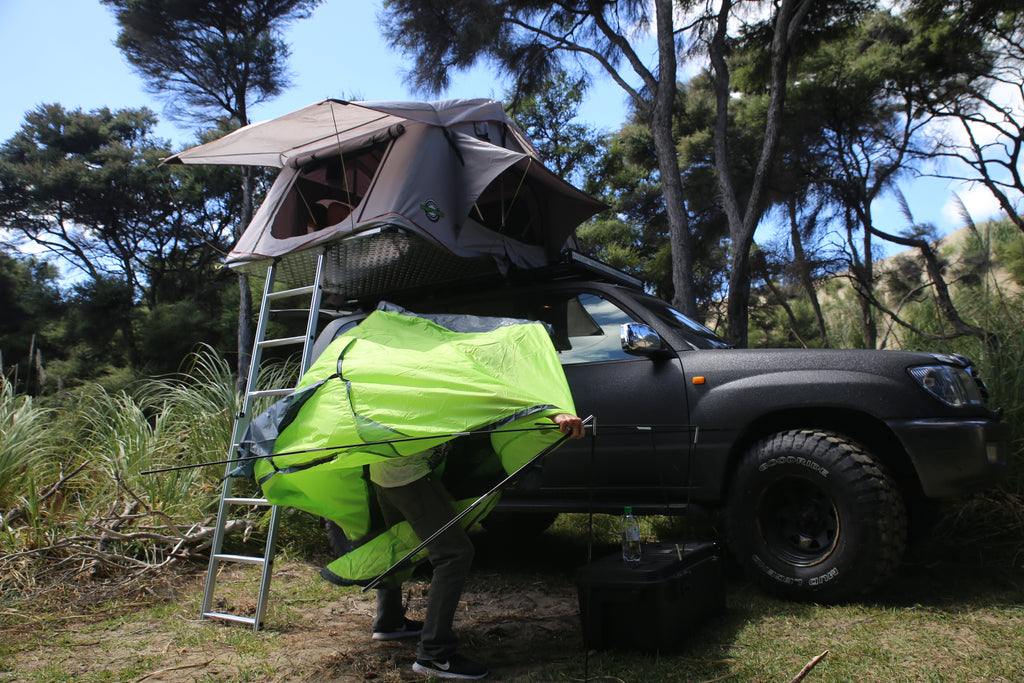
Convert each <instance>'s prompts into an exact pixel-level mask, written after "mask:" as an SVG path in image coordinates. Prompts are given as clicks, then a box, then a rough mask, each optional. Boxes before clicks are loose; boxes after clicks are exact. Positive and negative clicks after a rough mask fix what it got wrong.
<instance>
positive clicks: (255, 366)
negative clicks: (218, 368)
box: [200, 252, 325, 631]
mask: <svg viewBox="0 0 1024 683" xmlns="http://www.w3.org/2000/svg"><path fill="white" fill-rule="evenodd" d="M324 261H325V254H324V253H323V252H321V253H320V254H319V255H318V257H317V264H316V274H315V276H314V282H313V284H311V285H308V286H305V287H298V288H294V289H287V290H280V291H274V279H275V275H276V274H277V264H276V263H274V264H271V265H270V266H269V267H268V268H267V278H266V282H265V284H264V288H263V298H262V300H261V304H260V314H259V322H258V324H257V326H256V340H255V343H254V344H253V352H252V361H251V365H250V367H249V377H248V381H247V382H246V385H245V397H244V399H243V401H242V410H241V412H240V413H239V414H238V416H237V417H236V419H235V425H234V429H233V430H232V435H231V449H230V454H229V455H228V458H229V459H234V458H236V457H238V452H237V449H236V444H238V443H239V442H240V441H241V440H242V437H243V436H244V434H245V430H246V429H247V428H248V426H249V421H250V420H251V419H252V410H253V408H254V405H255V402H256V400H258V399H260V398H263V397H266V396H287V395H288V394H290V393H291V392H292V390H293V387H287V388H280V389H262V390H261V389H257V388H256V386H257V381H258V379H259V371H260V365H261V364H262V361H263V349H266V348H270V347H274V346H285V345H298V344H301V345H302V358H301V361H300V367H299V376H300V377H301V376H302V375H303V374H305V372H306V370H308V369H309V366H310V365H311V364H312V362H313V358H312V354H313V342H314V341H315V339H316V332H317V320H318V318H319V314H320V302H321V298H322V296H323V275H324ZM306 295H308V296H309V298H310V305H309V315H308V318H307V322H306V334H305V335H304V336H301V337H284V338H281V339H267V338H266V335H267V325H268V323H269V320H270V316H271V313H272V312H273V304H274V302H275V301H280V300H281V299H286V298H292V297H298V296H306ZM234 467H235V465H234V464H233V463H229V464H228V465H227V467H226V469H225V477H224V483H223V485H222V486H221V495H220V504H219V506H218V508H217V523H216V527H215V528H214V533H213V543H212V546H211V548H210V563H209V566H208V567H207V570H206V586H205V588H204V589H203V606H202V610H201V612H200V618H201V619H219V620H223V621H229V622H235V623H241V624H247V625H249V626H252V629H253V631H258V630H259V629H260V626H261V625H262V623H263V616H264V614H265V613H266V607H267V599H268V597H269V595H270V579H271V576H272V575H273V571H274V553H275V549H276V546H277V525H278V521H279V517H278V506H276V505H271V504H270V502H269V501H267V500H266V499H265V498H248V497H235V496H234V495H233V480H232V478H231V477H228V476H226V475H227V473H228V472H231V470H233V469H234ZM234 505H247V506H253V505H255V506H265V507H269V508H270V524H269V527H268V529H267V540H266V545H265V546H264V549H263V555H262V556H260V555H231V554H225V553H224V552H223V548H224V536H225V530H226V525H227V522H228V518H229V514H228V511H229V510H230V508H231V506H234ZM225 562H230V563H238V564H250V565H256V566H259V567H260V568H261V571H260V586H259V595H258V597H257V600H256V614H255V615H254V616H252V617H247V616H242V615H239V614H230V613H225V612H217V611H214V610H213V602H214V592H215V590H216V586H217V573H218V571H219V569H220V566H221V563H225Z"/></svg>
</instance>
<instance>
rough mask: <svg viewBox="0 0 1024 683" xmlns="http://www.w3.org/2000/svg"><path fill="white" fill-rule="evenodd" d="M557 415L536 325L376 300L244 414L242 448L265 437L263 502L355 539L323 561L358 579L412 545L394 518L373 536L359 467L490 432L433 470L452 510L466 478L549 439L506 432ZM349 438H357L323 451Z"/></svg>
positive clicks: (560, 402)
mask: <svg viewBox="0 0 1024 683" xmlns="http://www.w3.org/2000/svg"><path fill="white" fill-rule="evenodd" d="M562 412H567V413H574V412H575V408H574V406H573V402H572V395H571V394H570V392H569V388H568V385H567V384H566V381H565V376H564V374H563V372H562V368H561V365H560V364H559V362H558V357H557V354H556V352H555V349H554V347H553V345H552V343H551V339H550V336H549V334H548V331H547V329H546V328H545V327H544V326H543V325H542V324H540V323H536V322H530V321H523V320H511V319H505V318H480V317H473V316H420V315H415V314H411V313H408V312H407V311H403V310H402V309H399V308H397V307H394V306H390V305H387V304H382V307H381V308H380V309H378V310H377V311H374V312H373V313H371V314H370V315H369V316H368V317H367V318H366V319H365V320H364V321H363V322H362V323H361V324H359V325H358V326H357V327H355V328H353V329H351V330H350V331H348V332H346V333H345V334H343V335H341V336H340V337H338V338H337V339H335V340H334V341H333V342H332V343H331V345H330V346H328V347H327V349H326V351H324V353H323V354H321V356H320V358H319V359H317V360H316V361H315V362H314V364H313V365H312V367H310V369H309V371H308V372H307V373H306V374H305V375H304V376H303V377H302V379H301V381H300V383H299V389H298V390H297V391H296V392H295V394H293V396H292V397H289V398H288V399H285V400H284V401H282V402H280V403H279V404H277V405H275V407H273V408H271V409H270V410H269V411H267V412H266V413H264V414H263V415H261V416H260V417H258V418H256V419H254V420H253V425H251V426H250V431H249V432H248V433H247V435H246V439H245V440H244V441H245V443H243V449H242V452H243V455H250V454H255V455H262V454H263V453H262V452H261V451H262V450H264V449H267V448H268V444H270V443H272V450H270V451H269V452H272V453H278V454H281V455H277V456H275V457H272V458H265V459H260V460H256V461H255V462H254V465H253V467H252V473H253V475H254V476H255V478H256V480H257V481H258V482H260V484H261V486H262V488H263V493H264V495H265V496H266V498H267V499H268V500H269V501H270V502H271V503H274V504H275V505H288V506H292V507H296V508H299V509H302V510H306V511H308V512H311V513H313V514H315V515H319V516H321V517H325V518H327V519H330V520H332V521H334V522H335V523H337V524H338V525H339V526H340V527H341V528H342V529H343V530H344V531H345V533H346V535H347V536H348V537H349V538H350V539H353V540H356V541H357V543H358V542H360V541H365V542H364V543H362V544H361V545H359V547H358V548H357V549H356V550H354V551H353V552H350V553H348V554H346V555H344V556H342V557H341V558H339V559H338V560H336V561H335V562H334V563H332V564H331V565H330V566H329V569H330V571H331V572H332V573H333V574H335V575H336V576H338V577H340V578H342V579H344V580H348V581H352V582H356V583H360V582H366V581H368V580H369V579H372V578H374V577H375V576H377V575H378V574H379V573H380V572H382V571H384V570H385V569H387V568H388V567H389V566H390V565H391V563H392V562H393V561H394V560H396V559H398V558H400V557H402V556H403V555H404V554H405V553H407V552H408V551H409V550H411V549H412V548H414V547H415V546H416V545H418V539H416V537H415V535H414V534H412V532H411V530H410V529H409V528H408V525H407V524H404V523H403V524H400V525H398V526H397V527H395V528H392V529H390V530H387V531H386V532H384V533H382V534H380V535H376V534H377V533H378V532H379V531H381V529H380V528H379V522H378V521H377V520H378V517H379V516H378V515H377V513H376V510H375V503H374V496H373V488H372V486H371V485H370V483H369V480H368V478H367V475H366V471H365V470H366V468H365V467H364V466H365V465H368V464H369V463H371V462H374V461H379V460H382V459H385V458H395V457H403V456H407V455H412V454H414V453H418V452H421V451H424V450H427V449H429V448H432V447H434V446H437V445H440V444H441V443H444V442H446V441H449V440H451V439H452V438H453V436H452V434H453V433H458V432H467V431H479V430H493V433H491V434H490V435H489V437H490V444H489V447H488V448H484V449H480V448H476V451H475V452H474V453H470V454H468V455H466V454H462V455H460V456H459V457H450V458H449V461H448V463H447V464H446V465H445V467H446V468H447V469H448V472H446V473H445V474H446V477H451V478H452V479H453V480H455V481H458V480H460V478H461V481H462V483H463V484H467V485H465V486H455V487H449V488H450V490H453V488H454V489H459V490H460V494H465V493H471V494H473V497H468V496H464V495H460V496H458V497H460V498H462V500H456V501H455V507H456V510H459V509H460V508H462V507H464V506H465V505H466V504H468V503H469V502H471V501H472V499H473V498H475V496H478V495H480V494H483V493H484V492H486V491H487V490H488V489H489V488H490V487H489V486H485V485H482V484H481V485H480V486H479V488H478V490H476V491H469V490H467V489H472V485H471V482H472V480H473V479H474V477H475V476H477V475H479V474H480V473H481V472H482V473H483V474H484V475H486V474H487V471H488V470H490V471H491V473H492V474H493V473H500V472H505V473H508V474H510V473H512V472H514V471H515V470H517V469H518V468H519V467H520V466H522V465H523V464H525V463H526V462H528V461H529V460H530V458H532V457H533V456H534V455H536V454H537V453H538V452H539V451H540V450H542V449H543V448H545V447H547V446H549V445H551V444H552V443H554V442H555V441H556V440H557V439H558V438H559V436H560V433H559V432H558V431H557V430H555V429H549V430H533V429H530V430H529V431H510V430H516V429H524V428H532V427H534V426H535V425H537V424H538V423H540V424H551V423H550V420H548V419H547V418H549V417H551V416H553V415H555V414H557V413H562ZM382 441H384V442H387V443H377V442H382ZM350 444H362V445H357V446H353V447H349V448H345V449H342V450H337V451H333V450H323V449H324V448H325V447H333V446H341V445H350ZM366 444H375V445H366ZM482 451H485V452H486V454H484V455H481V452H482ZM499 465H500V467H499ZM455 470H457V471H455ZM485 478H486V477H485ZM492 479H493V477H492ZM499 480H500V479H499ZM495 483H496V482H495ZM491 505H493V501H491ZM483 507H484V509H485V510H486V509H487V506H483ZM471 518H472V519H471ZM475 518H478V517H477V516H475V515H469V516H467V520H468V521H469V522H471V521H473V519H475ZM464 523H466V520H464Z"/></svg>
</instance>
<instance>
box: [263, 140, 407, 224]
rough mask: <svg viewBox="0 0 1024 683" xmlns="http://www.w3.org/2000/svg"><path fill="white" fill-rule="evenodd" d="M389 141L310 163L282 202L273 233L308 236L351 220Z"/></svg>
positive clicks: (371, 180)
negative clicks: (350, 216) (350, 217)
mask: <svg viewBox="0 0 1024 683" xmlns="http://www.w3.org/2000/svg"><path fill="white" fill-rule="evenodd" d="M386 149H387V143H382V144H377V145H373V146H372V147H367V148H365V149H361V150H358V151H355V152H350V153H348V154H345V155H344V156H334V157H331V158H328V159H324V160H322V161H316V162H313V163H310V164H307V165H306V166H305V167H303V169H302V171H301V172H300V173H299V176H298V178H296V179H295V182H294V183H293V184H292V188H291V190H289V191H288V194H287V195H286V196H285V198H284V200H283V201H282V203H281V208H280V209H279V210H278V212H277V217H276V218H275V219H274V224H273V225H272V226H271V229H270V231H271V234H272V235H273V236H274V237H276V238H278V239H285V238H288V237H296V236H298V235H308V234H311V233H313V232H316V231H318V230H322V229H324V228H326V227H327V226H330V225H337V224H338V223H341V222H342V221H344V220H346V219H348V217H349V215H350V214H352V213H353V212H355V210H356V209H357V208H358V206H359V203H360V202H361V201H362V200H363V197H364V196H365V195H366V193H367V191H368V190H369V188H370V184H371V183H372V182H373V177H374V175H376V173H377V169H378V168H379V167H380V162H381V160H382V159H383V158H384V152H385V151H386Z"/></svg>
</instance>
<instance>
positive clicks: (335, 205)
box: [167, 100, 602, 272]
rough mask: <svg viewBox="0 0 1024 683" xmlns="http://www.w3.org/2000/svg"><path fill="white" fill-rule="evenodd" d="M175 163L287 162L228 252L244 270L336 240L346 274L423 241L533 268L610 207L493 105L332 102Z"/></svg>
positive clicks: (495, 264) (242, 132)
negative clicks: (549, 163) (557, 169)
mask: <svg viewBox="0 0 1024 683" xmlns="http://www.w3.org/2000/svg"><path fill="white" fill-rule="evenodd" d="M167 163H183V164H230V165H253V166H271V167H277V168H280V169H281V172H280V173H279V175H278V177H277V179H276V180H275V182H274V184H273V186H272V187H271V189H270V191H269V192H268V194H267V197H266V199H265V200H264V202H263V204H262V205H261V206H260V208H259V210H258V211H257V212H256V215H255V216H254V217H253V220H252V222H251V223H250V224H249V226H248V228H247V229H246V230H245V232H244V233H243V235H242V236H241V238H240V239H239V240H238V243H237V244H236V245H235V247H234V249H233V250H232V251H231V253H230V254H229V255H228V257H227V264H228V265H230V266H233V267H242V268H244V267H245V266H247V265H251V264H257V263H260V262H263V261H265V260H266V259H272V258H282V257H286V256H288V255H292V254H298V253H301V252H307V251H308V250H310V249H311V248H312V247H315V246H318V245H327V246H331V245H335V244H336V245H338V246H339V250H338V251H339V254H341V256H339V257H338V259H337V260H338V263H337V264H336V265H337V266H338V268H336V270H346V269H347V270H348V271H352V272H355V271H357V270H358V269H359V267H360V266H361V267H364V268H365V267H366V266H367V265H376V266H379V265H382V264H383V265H388V264H394V263H398V262H406V261H409V260H410V259H409V258H407V257H408V256H410V253H409V252H410V251H416V250H418V251H419V252H420V253H422V252H423V251H424V247H429V248H430V249H428V250H427V251H432V252H434V254H433V257H435V258H436V257H438V256H440V257H442V260H443V258H448V259H449V260H451V259H452V258H454V259H456V260H465V259H470V260H475V262H477V263H479V264H486V267H490V268H497V269H498V270H500V271H501V272H504V271H505V270H507V269H508V267H509V266H516V267H520V268H534V267H540V266H543V265H547V264H549V263H552V262H554V261H555V260H556V259H557V257H558V255H559V254H560V253H561V251H562V250H563V249H564V248H565V247H566V246H567V245H568V244H569V243H570V242H571V240H572V239H573V235H574V229H575V227H576V226H577V225H578V224H579V223H580V222H582V221H583V220H585V219H586V218H588V217H590V216H591V215H593V214H594V213H596V212H597V211H598V210H600V209H601V208H602V205H601V204H600V203H599V202H597V201H595V200H593V199H591V198H590V197H588V196H587V195H585V194H583V193H582V192H580V191H579V190H577V189H576V188H574V187H572V186H571V185H569V184H568V183H566V182H564V181H562V180H561V179H559V178H558V177H556V176H555V175H554V174H553V173H551V172H550V171H549V170H548V169H547V168H545V167H544V166H543V164H542V163H541V162H540V160H539V157H538V154H537V151H536V150H535V149H534V147H533V145H532V144H531V143H530V141H529V140H528V139H527V137H526V136H525V134H524V133H523V132H522V131H521V130H520V129H519V128H518V127H517V126H516V125H515V123H513V122H512V120H511V119H510V118H509V117H508V116H507V115H506V114H505V112H504V111H503V110H502V108H501V105H500V104H499V103H497V102H495V101H493V100H450V101H442V102H429V103H421V102H344V101H340V100H325V101H323V102H319V103H317V104H313V105H310V106H308V107H304V108H303V109H300V110H298V111H295V112H292V113H291V114H286V115H285V116H281V117H279V118H276V119H272V120H269V121H263V122H260V123H254V124H251V125H249V126H246V127H244V128H241V129H239V130H237V131H235V132H233V133H231V134H229V135H227V136H225V137H223V138H220V139H218V140H214V141H213V142H210V143H207V144H205V145H201V146H199V147H195V148H192V149H189V150H186V151H184V152H180V153H178V154H175V155H173V156H171V157H169V158H168V159H167ZM359 236H363V237H367V238H371V239H367V240H361V241H360V240H356V241H353V240H352V239H351V238H354V237H359ZM368 245H369V246H368ZM360 247H361V248H360ZM346 250H347V251H346ZM348 251H351V253H348ZM370 256H373V258H369V259H368V257H370ZM371 262H372V263H371ZM377 270H379V269H377Z"/></svg>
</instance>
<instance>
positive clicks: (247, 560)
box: [214, 555, 267, 564]
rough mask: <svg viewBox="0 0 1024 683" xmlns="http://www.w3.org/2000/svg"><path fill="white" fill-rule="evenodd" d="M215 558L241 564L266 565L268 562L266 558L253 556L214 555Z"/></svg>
mask: <svg viewBox="0 0 1024 683" xmlns="http://www.w3.org/2000/svg"><path fill="white" fill-rule="evenodd" d="M214 557H216V558H217V559H218V560H220V561H223V562H238V563H240V564H266V562H267V561H266V560H265V559H264V558H262V557H255V556H253V555H214Z"/></svg>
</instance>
